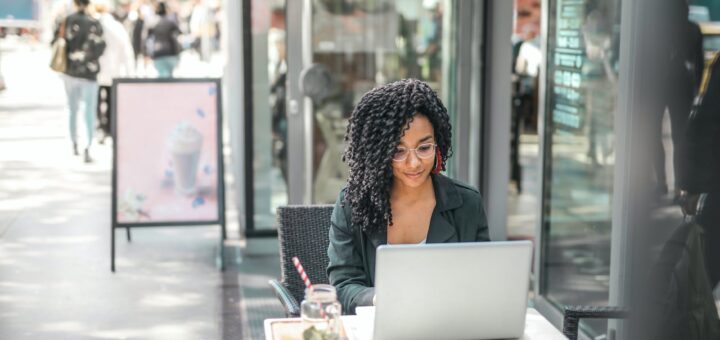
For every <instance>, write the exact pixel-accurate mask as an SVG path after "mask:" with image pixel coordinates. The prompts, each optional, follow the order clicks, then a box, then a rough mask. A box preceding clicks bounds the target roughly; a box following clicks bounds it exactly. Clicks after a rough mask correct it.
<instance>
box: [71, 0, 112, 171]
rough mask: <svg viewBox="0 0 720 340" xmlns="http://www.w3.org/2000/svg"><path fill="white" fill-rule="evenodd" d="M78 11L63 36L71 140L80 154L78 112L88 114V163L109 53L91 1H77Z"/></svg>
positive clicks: (86, 154) (86, 155) (86, 126)
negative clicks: (103, 67)
mask: <svg viewBox="0 0 720 340" xmlns="http://www.w3.org/2000/svg"><path fill="white" fill-rule="evenodd" d="M74 3H75V7H76V9H77V11H76V12H75V13H73V14H70V15H69V16H68V17H67V18H66V19H65V29H64V30H63V31H64V32H63V35H64V38H65V40H66V41H67V45H66V46H67V48H66V55H67V68H66V70H65V72H64V73H65V74H64V76H63V80H64V82H65V92H66V93H67V100H68V109H69V113H70V138H71V139H72V142H73V152H74V153H75V155H79V152H78V141H77V124H76V123H77V119H76V117H77V116H76V115H77V113H78V110H80V109H81V108H82V110H83V111H82V112H83V113H84V115H85V128H86V131H87V144H85V153H84V154H85V162H86V163H90V162H92V158H91V157H90V146H91V145H92V138H93V131H94V130H95V109H96V107H97V95H98V83H97V74H98V72H100V61H99V60H100V56H102V54H103V52H104V51H105V40H104V39H103V29H102V26H101V25H100V22H99V21H98V20H96V19H94V18H93V17H91V16H90V15H89V14H88V13H87V10H88V6H89V5H90V0H74Z"/></svg>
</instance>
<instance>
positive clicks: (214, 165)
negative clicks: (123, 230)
mask: <svg viewBox="0 0 720 340" xmlns="http://www.w3.org/2000/svg"><path fill="white" fill-rule="evenodd" d="M116 86H117V91H116V98H113V100H116V103H117V104H116V111H115V114H116V117H115V122H116V127H115V128H116V130H115V131H116V139H115V143H116V145H115V150H116V160H115V176H116V184H115V185H116V187H115V188H116V190H115V195H116V197H115V200H116V221H117V223H118V224H148V223H173V222H177V223H178V224H183V223H184V222H210V223H211V222H218V221H219V220H220V216H219V209H220V207H222V205H219V204H218V202H219V201H220V200H221V199H222V192H221V190H222V188H218V185H219V179H220V177H219V176H221V175H222V174H221V173H220V171H221V170H222V169H221V168H220V169H219V165H218V157H219V155H218V153H219V150H218V143H219V135H218V126H219V119H220V117H219V110H218V105H219V101H218V83H217V82H215V81H203V82H198V81H187V82H186V81H183V80H177V81H173V82H147V81H142V82H118V83H117V85H116Z"/></svg>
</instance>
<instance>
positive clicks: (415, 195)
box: [390, 176, 435, 201]
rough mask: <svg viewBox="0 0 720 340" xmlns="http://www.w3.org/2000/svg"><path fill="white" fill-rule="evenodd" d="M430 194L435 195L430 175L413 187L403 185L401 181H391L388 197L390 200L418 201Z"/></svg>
mask: <svg viewBox="0 0 720 340" xmlns="http://www.w3.org/2000/svg"><path fill="white" fill-rule="evenodd" d="M431 196H435V191H434V189H433V183H432V177H431V176H429V177H428V179H427V181H425V183H423V184H422V185H420V186H418V187H414V188H413V187H408V186H406V185H403V184H402V182H401V181H393V185H392V189H391V190H390V198H391V199H392V200H398V199H399V200H403V201H419V200H422V199H425V198H427V197H431Z"/></svg>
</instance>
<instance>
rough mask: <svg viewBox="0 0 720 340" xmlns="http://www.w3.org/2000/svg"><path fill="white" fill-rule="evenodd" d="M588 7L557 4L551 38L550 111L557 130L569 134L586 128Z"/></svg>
mask: <svg viewBox="0 0 720 340" xmlns="http://www.w3.org/2000/svg"><path fill="white" fill-rule="evenodd" d="M584 7H585V1H584V0H557V1H555V8H556V13H557V16H556V18H555V22H554V25H552V23H551V26H550V29H551V32H549V33H550V34H548V39H549V40H548V47H549V48H548V52H549V56H550V58H549V60H548V61H549V62H548V75H549V78H548V85H549V86H548V89H549V90H550V92H549V93H548V94H549V98H548V105H549V106H548V108H549V112H550V113H551V117H552V121H553V123H554V126H555V128H556V129H560V130H565V131H569V132H579V130H580V129H581V128H582V126H583V124H585V122H584V121H585V92H584V90H583V76H582V68H583V62H584V60H585V47H584V43H583V34H582V28H583V18H584ZM553 30H554V32H553Z"/></svg>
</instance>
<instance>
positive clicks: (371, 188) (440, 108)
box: [342, 79, 452, 233]
mask: <svg viewBox="0 0 720 340" xmlns="http://www.w3.org/2000/svg"><path fill="white" fill-rule="evenodd" d="M418 114H421V115H423V116H425V117H427V118H428V120H429V121H430V123H431V124H432V126H433V130H434V132H435V142H436V143H437V147H438V149H439V150H440V154H441V156H442V157H441V158H442V168H443V170H444V169H445V163H446V161H447V159H448V158H449V157H450V156H451V155H452V146H451V140H452V128H451V126H450V117H449V116H448V113H447V109H446V108H445V106H444V105H443V103H442V102H441V101H440V98H438V95H437V93H435V91H433V89H431V88H430V86H428V84H426V83H424V82H422V81H419V80H417V79H404V80H400V81H396V82H394V83H390V84H387V85H383V86H380V87H377V88H375V89H373V90H371V91H370V92H368V93H366V94H365V95H364V96H363V97H362V99H360V102H359V103H358V104H357V106H355V109H354V110H353V112H352V115H351V117H350V122H349V125H348V127H347V134H346V135H345V145H346V148H345V153H344V154H343V161H344V162H346V163H347V164H348V166H349V167H350V175H349V176H348V180H347V187H346V189H345V198H344V200H343V202H342V204H343V206H346V205H350V207H351V211H352V217H351V218H352V220H351V222H352V225H353V226H356V227H359V228H361V229H362V230H363V231H366V232H370V233H376V232H383V231H387V226H388V224H389V225H392V211H391V209H390V188H391V186H392V183H393V171H392V164H391V163H392V156H393V153H394V152H395V148H396V147H397V145H398V144H399V143H400V139H401V138H402V136H403V135H404V133H405V130H407V128H408V127H409V123H410V122H411V121H412V119H413V118H414V117H415V115H418Z"/></svg>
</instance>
